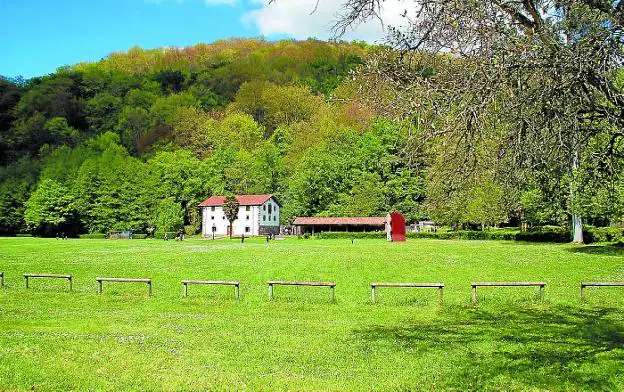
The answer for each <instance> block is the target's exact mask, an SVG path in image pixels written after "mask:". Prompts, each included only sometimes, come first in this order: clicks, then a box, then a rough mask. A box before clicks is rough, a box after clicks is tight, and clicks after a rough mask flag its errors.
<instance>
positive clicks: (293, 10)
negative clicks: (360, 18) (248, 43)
mask: <svg viewBox="0 0 624 392" xmlns="http://www.w3.org/2000/svg"><path fill="white" fill-rule="evenodd" d="M250 3H252V4H255V5H258V6H259V8H257V9H254V10H251V11H248V12H246V13H244V14H243V15H242V16H241V21H242V22H243V23H245V24H247V25H248V26H255V27H256V28H258V30H259V31H260V33H261V34H262V35H265V36H271V35H275V34H285V35H288V36H291V37H293V38H296V39H306V38H309V37H315V38H320V39H328V38H331V37H332V31H331V28H332V26H333V24H334V23H335V21H336V19H337V16H338V14H339V13H340V11H341V7H342V3H343V0H319V4H318V8H316V9H315V7H316V4H317V0H277V1H275V2H273V3H271V4H269V0H251V1H250ZM382 6H383V10H382V13H381V16H382V20H383V26H382V24H381V23H380V21H379V20H371V21H368V22H367V23H363V24H360V25H359V26H356V27H355V29H354V30H352V31H348V32H347V33H346V34H345V35H344V36H343V37H342V38H343V39H345V40H363V41H368V42H381V41H382V40H383V38H384V37H385V35H386V33H387V27H388V26H395V27H400V26H403V25H404V24H405V19H404V18H403V17H402V16H401V14H403V13H404V12H405V10H406V9H413V7H414V5H413V1H411V0H406V1H404V0H386V1H384V2H383V3H382ZM384 27H385V29H384Z"/></svg>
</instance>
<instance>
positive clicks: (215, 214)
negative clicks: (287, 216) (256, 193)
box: [202, 199, 280, 237]
mask: <svg viewBox="0 0 624 392" xmlns="http://www.w3.org/2000/svg"><path fill="white" fill-rule="evenodd" d="M269 205H270V206H271V208H270V210H271V213H270V214H269ZM247 207H249V211H247ZM213 208H214V211H213V210H212V209H213ZM279 214H280V211H279V206H278V205H277V203H276V202H275V200H273V199H269V200H268V201H266V202H265V203H264V204H263V205H261V206H240V207H239V208H238V218H237V219H236V220H235V221H234V222H233V224H232V231H233V232H232V234H233V235H236V236H240V235H241V234H245V235H259V234H260V226H272V227H276V226H277V227H279V219H280V217H279ZM213 225H214V226H215V227H216V230H215V235H226V234H227V227H228V225H229V222H228V221H227V219H225V215H224V214H223V207H203V208H202V234H203V235H204V236H205V237H209V236H212V227H213ZM245 228H249V230H248V231H247V230H245Z"/></svg>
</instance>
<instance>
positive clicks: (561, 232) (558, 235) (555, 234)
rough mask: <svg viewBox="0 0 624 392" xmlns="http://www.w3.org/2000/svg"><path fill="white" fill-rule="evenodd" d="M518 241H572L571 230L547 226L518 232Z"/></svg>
mask: <svg viewBox="0 0 624 392" xmlns="http://www.w3.org/2000/svg"><path fill="white" fill-rule="evenodd" d="M516 241H527V242H570V232H569V231H568V230H567V229H564V228H561V227H558V226H545V227H541V228H537V229H533V230H529V231H525V232H520V233H518V234H516Z"/></svg>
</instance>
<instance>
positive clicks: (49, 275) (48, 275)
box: [2, 274, 72, 291]
mask: <svg viewBox="0 0 624 392" xmlns="http://www.w3.org/2000/svg"><path fill="white" fill-rule="evenodd" d="M30 278H52V279H67V280H68V281H69V291H72V276H71V274H69V275H67V274H24V279H25V281H26V288H28V279H30ZM2 280H3V283H4V278H3V279H2Z"/></svg>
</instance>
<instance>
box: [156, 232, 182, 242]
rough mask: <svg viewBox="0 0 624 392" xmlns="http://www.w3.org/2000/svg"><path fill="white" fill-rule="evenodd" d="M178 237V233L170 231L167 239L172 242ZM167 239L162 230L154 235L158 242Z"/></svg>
mask: <svg viewBox="0 0 624 392" xmlns="http://www.w3.org/2000/svg"><path fill="white" fill-rule="evenodd" d="M177 235H178V232H177V231H168V232H167V237H168V238H169V239H170V240H172V239H174V238H176V237H177ZM164 237H165V232H164V231H162V230H156V232H155V233H154V238H156V239H157V240H162V239H163V238H164Z"/></svg>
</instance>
